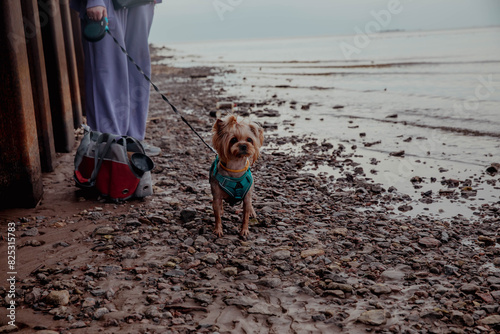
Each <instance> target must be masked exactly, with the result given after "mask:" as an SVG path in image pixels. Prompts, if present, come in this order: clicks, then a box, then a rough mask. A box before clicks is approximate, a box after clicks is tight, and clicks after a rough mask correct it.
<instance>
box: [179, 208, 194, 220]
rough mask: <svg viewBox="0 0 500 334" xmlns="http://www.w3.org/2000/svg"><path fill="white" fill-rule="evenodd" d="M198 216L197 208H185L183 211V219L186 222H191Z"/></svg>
mask: <svg viewBox="0 0 500 334" xmlns="http://www.w3.org/2000/svg"><path fill="white" fill-rule="evenodd" d="M194 218H196V210H194V209H184V210H182V211H181V219H182V221H183V222H184V223H189V222H190V221H193V220H194Z"/></svg>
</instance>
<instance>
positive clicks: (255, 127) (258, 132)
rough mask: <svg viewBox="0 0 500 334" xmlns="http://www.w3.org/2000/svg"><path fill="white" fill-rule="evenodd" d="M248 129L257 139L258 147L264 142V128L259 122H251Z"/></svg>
mask: <svg viewBox="0 0 500 334" xmlns="http://www.w3.org/2000/svg"><path fill="white" fill-rule="evenodd" d="M250 129H251V130H252V132H253V134H254V135H255V137H257V138H258V139H259V147H261V146H262V145H263V144H264V129H263V128H262V126H260V124H259V123H251V124H250Z"/></svg>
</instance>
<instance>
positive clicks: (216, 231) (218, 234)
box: [214, 226, 224, 238]
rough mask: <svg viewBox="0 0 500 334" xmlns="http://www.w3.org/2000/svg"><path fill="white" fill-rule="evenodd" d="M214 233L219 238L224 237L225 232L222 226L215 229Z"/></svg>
mask: <svg viewBox="0 0 500 334" xmlns="http://www.w3.org/2000/svg"><path fill="white" fill-rule="evenodd" d="M214 233H215V235H216V236H217V237H219V238H220V237H222V236H223V235H224V232H222V226H221V227H218V228H217V227H216V228H214Z"/></svg>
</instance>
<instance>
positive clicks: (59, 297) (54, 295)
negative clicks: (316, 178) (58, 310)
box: [45, 290, 69, 306]
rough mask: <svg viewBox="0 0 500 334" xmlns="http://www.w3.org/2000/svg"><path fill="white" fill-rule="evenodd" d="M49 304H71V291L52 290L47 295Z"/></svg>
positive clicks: (46, 298)
mask: <svg viewBox="0 0 500 334" xmlns="http://www.w3.org/2000/svg"><path fill="white" fill-rule="evenodd" d="M45 301H46V302H47V304H51V305H55V306H60V305H68V304H69V292H68V290H61V291H51V292H50V293H49V294H48V295H47V297H45Z"/></svg>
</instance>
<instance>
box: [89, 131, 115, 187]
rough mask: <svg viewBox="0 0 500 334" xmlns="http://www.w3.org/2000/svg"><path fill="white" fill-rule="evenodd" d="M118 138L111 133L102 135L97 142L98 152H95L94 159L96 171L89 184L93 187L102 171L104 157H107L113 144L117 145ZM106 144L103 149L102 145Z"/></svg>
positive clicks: (93, 172)
mask: <svg viewBox="0 0 500 334" xmlns="http://www.w3.org/2000/svg"><path fill="white" fill-rule="evenodd" d="M116 140H117V137H116V136H113V135H111V134H109V133H102V134H101V135H100V136H99V138H97V142H96V147H97V148H96V150H95V157H94V170H93V171H92V175H91V176H90V178H89V184H90V185H91V186H93V185H94V183H95V180H96V179H97V174H98V173H99V170H100V169H101V165H102V162H103V160H104V157H106V154H108V152H109V149H110V148H111V145H113V143H116ZM104 142H106V145H104V147H101V145H100V144H102V143H104Z"/></svg>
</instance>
